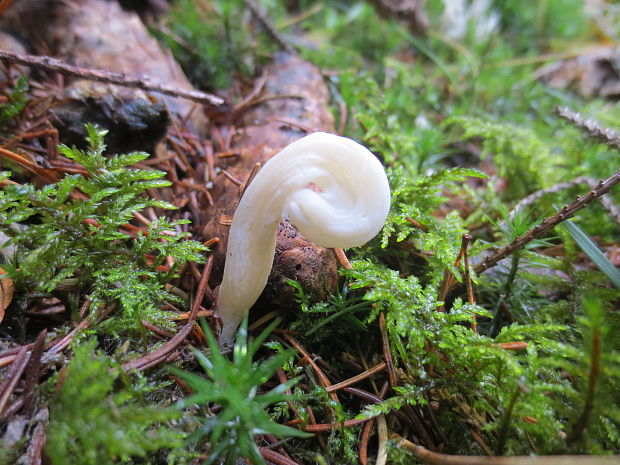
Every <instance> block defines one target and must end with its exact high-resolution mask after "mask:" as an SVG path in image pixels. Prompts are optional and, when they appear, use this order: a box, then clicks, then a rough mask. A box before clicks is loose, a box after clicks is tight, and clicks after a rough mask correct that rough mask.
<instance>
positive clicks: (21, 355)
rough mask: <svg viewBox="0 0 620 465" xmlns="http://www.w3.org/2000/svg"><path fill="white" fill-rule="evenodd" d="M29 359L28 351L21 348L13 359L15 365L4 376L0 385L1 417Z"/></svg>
mask: <svg viewBox="0 0 620 465" xmlns="http://www.w3.org/2000/svg"><path fill="white" fill-rule="evenodd" d="M29 359H30V354H29V353H28V349H26V347H22V348H21V350H20V351H19V352H18V353H17V356H16V357H15V363H13V365H11V368H10V369H9V372H8V373H7V374H6V378H5V380H4V382H3V383H2V384H0V415H2V411H3V410H4V407H5V406H6V403H7V402H8V400H9V397H10V396H11V394H12V393H13V390H14V389H15V387H16V386H17V382H18V381H19V379H20V378H21V376H22V373H23V371H24V368H26V364H27V363H28V360H29Z"/></svg>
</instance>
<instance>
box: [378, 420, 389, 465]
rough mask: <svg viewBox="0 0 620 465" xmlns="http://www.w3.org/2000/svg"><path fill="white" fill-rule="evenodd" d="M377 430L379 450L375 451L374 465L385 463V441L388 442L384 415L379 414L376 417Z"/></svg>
mask: <svg viewBox="0 0 620 465" xmlns="http://www.w3.org/2000/svg"><path fill="white" fill-rule="evenodd" d="M377 431H378V436H379V450H378V451H377V460H376V462H375V464H376V465H385V464H386V463H387V458H388V453H387V442H388V429H387V423H386V421H385V415H379V416H378V417H377Z"/></svg>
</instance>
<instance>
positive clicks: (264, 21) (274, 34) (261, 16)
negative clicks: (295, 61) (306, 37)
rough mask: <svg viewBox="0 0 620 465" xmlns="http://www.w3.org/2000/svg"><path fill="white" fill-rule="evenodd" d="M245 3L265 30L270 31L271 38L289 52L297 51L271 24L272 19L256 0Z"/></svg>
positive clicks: (248, 0)
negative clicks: (270, 19)
mask: <svg viewBox="0 0 620 465" xmlns="http://www.w3.org/2000/svg"><path fill="white" fill-rule="evenodd" d="M245 4H246V5H247V7H248V8H249V9H250V11H251V12H252V14H253V15H254V17H255V18H256V19H257V20H258V21H259V22H260V23H261V25H262V26H263V27H264V28H265V30H266V31H267V32H268V33H269V35H270V36H271V38H272V39H273V40H275V41H276V42H277V43H278V45H279V46H280V47H281V48H282V50H284V51H285V52H288V53H297V52H296V51H295V49H294V48H293V46H291V45H290V44H288V43H287V42H286V41H285V40H284V39H283V38H282V36H281V35H280V33H279V32H278V31H277V30H276V28H275V26H274V25H273V24H271V21H269V19H268V18H267V16H266V15H265V13H264V12H263V10H262V9H261V8H260V7H259V6H258V4H257V3H256V2H255V1H254V0H245Z"/></svg>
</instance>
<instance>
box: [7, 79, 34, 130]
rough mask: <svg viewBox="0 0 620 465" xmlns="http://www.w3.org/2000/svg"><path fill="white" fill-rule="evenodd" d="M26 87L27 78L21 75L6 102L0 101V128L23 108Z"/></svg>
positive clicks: (25, 100) (25, 99)
mask: <svg viewBox="0 0 620 465" xmlns="http://www.w3.org/2000/svg"><path fill="white" fill-rule="evenodd" d="M27 89H28V80H27V79H26V77H25V76H22V77H21V78H19V79H18V80H17V83H16V84H15V87H14V88H13V90H12V91H11V94H10V95H9V96H8V98H7V100H6V102H3V103H0V128H2V127H3V126H4V125H5V124H7V123H8V122H10V121H11V120H13V119H14V118H15V117H16V116H17V115H19V114H20V113H21V111H22V110H23V109H24V107H25V106H26V103H27V102H28V100H27V98H26V90H27Z"/></svg>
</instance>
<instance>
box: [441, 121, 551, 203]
mask: <svg viewBox="0 0 620 465" xmlns="http://www.w3.org/2000/svg"><path fill="white" fill-rule="evenodd" d="M445 125H446V126H449V125H454V126H455V127H459V128H461V129H462V131H463V135H462V138H464V139H471V138H481V139H482V148H483V153H482V157H483V158H484V157H485V156H487V155H492V157H493V162H494V163H495V166H496V167H497V174H498V175H499V176H501V177H502V178H503V179H505V180H506V181H507V185H508V187H507V197H508V199H515V198H521V197H523V196H525V195H527V194H528V193H529V192H532V191H534V190H537V189H541V188H545V187H549V186H550V185H552V184H554V183H555V182H557V180H558V178H557V174H558V172H557V169H556V166H555V163H554V162H553V158H552V157H551V155H550V149H549V147H548V145H547V144H545V143H544V142H543V141H541V140H540V139H539V138H538V136H537V135H536V133H534V132H533V131H531V130H528V129H526V128H522V127H518V126H514V125H511V124H506V123H494V122H490V121H485V120H483V119H480V118H472V117H454V118H449V119H448V120H446V122H445Z"/></svg>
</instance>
